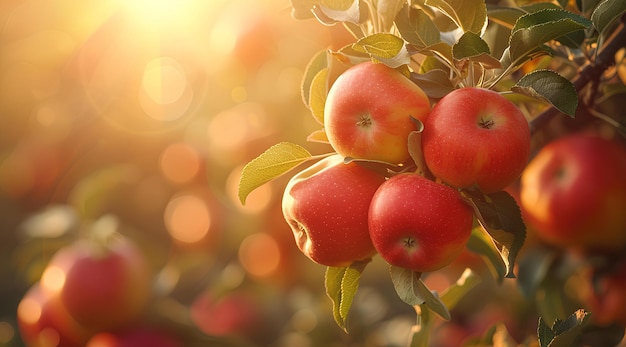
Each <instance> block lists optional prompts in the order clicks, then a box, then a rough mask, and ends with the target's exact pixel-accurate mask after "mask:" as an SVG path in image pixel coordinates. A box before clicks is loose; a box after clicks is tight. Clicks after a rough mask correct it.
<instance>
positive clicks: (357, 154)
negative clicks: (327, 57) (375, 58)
mask: <svg viewBox="0 0 626 347" xmlns="http://www.w3.org/2000/svg"><path fill="white" fill-rule="evenodd" d="M429 112H430V103H429V100H428V97H427V96H426V94H425V93H424V92H423V91H422V90H421V89H420V88H419V87H418V86H417V85H415V84H414V83H413V82H411V80H409V79H408V78H406V77H405V76H404V75H403V74H402V73H400V72H399V71H397V70H395V69H392V68H390V67H388V66H386V65H384V64H382V63H372V62H366V63H361V64H357V65H354V66H352V67H350V68H349V69H348V70H346V71H345V72H344V73H343V74H341V75H340V76H339V77H338V78H337V80H335V82H334V83H333V85H332V86H331V88H330V90H329V92H328V96H327V99H326V104H325V108H324V128H325V130H326V134H327V136H328V140H329V142H330V144H331V145H332V147H333V148H334V149H335V150H336V151H337V153H339V154H341V155H343V156H345V157H353V158H359V159H371V160H380V161H385V162H388V163H392V164H400V163H404V162H406V161H407V160H408V159H409V150H408V136H409V133H410V132H411V131H414V130H416V126H415V123H414V122H413V121H411V119H410V117H411V116H412V117H414V118H417V119H419V120H421V121H422V122H423V121H424V120H425V119H426V117H427V116H428V113H429Z"/></svg>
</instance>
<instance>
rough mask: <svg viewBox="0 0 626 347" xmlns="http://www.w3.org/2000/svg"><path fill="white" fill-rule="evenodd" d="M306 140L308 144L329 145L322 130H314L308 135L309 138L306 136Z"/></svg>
mask: <svg viewBox="0 0 626 347" xmlns="http://www.w3.org/2000/svg"><path fill="white" fill-rule="evenodd" d="M306 140H307V141H309V142H319V143H330V141H328V136H327V135H326V131H324V129H320V130H316V131H314V132H312V133H310V134H309V136H307V138H306Z"/></svg>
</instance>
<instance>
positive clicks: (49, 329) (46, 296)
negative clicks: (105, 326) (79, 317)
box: [17, 283, 89, 347]
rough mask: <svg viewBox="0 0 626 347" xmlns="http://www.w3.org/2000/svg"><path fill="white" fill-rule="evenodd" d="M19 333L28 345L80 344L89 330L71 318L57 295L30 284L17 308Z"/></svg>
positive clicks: (70, 345) (65, 345)
mask: <svg viewBox="0 0 626 347" xmlns="http://www.w3.org/2000/svg"><path fill="white" fill-rule="evenodd" d="M17 322H18V326H19V331H20V336H21V337H22V340H23V341H24V343H25V344H26V345H27V346H31V347H48V346H64V347H73V346H76V347H82V346H84V345H85V342H86V341H87V339H88V338H89V333H88V332H87V330H85V329H84V328H83V327H82V326H80V325H79V324H78V322H76V320H74V319H73V318H72V317H71V316H70V315H69V313H68V312H67V310H66V309H65V307H64V306H63V305H62V304H61V301H60V298H59V297H58V295H53V294H51V293H48V292H46V291H44V290H42V288H41V286H40V285H39V283H36V284H34V285H33V286H32V287H31V288H30V289H29V290H28V291H27V292H26V294H25V295H24V297H23V298H22V300H21V301H20V303H19V305H18V307H17Z"/></svg>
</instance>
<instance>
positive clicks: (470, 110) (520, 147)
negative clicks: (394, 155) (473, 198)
mask: <svg viewBox="0 0 626 347" xmlns="http://www.w3.org/2000/svg"><path fill="white" fill-rule="evenodd" d="M422 148H423V150H424V160H425V162H426V165H427V166H428V169H430V171H431V172H432V174H433V175H435V176H436V177H438V178H439V179H441V180H442V181H443V182H445V183H447V184H449V185H451V186H453V187H457V188H467V187H470V186H473V185H478V187H479V188H480V189H481V190H482V191H483V192H484V193H493V192H496V191H499V190H502V189H504V188H505V187H506V186H508V185H509V184H511V183H512V182H513V181H515V180H516V179H517V178H518V177H519V175H520V174H521V172H522V170H523V169H524V167H525V166H526V164H527V163H528V158H529V155H530V129H529V127H528V121H527V120H526V118H525V117H524V115H523V114H522V112H521V111H520V110H519V109H518V108H517V106H515V104H513V103H512V102H510V101H509V100H507V99H506V98H505V97H504V96H502V95H500V94H499V93H497V92H495V91H491V90H488V89H483V88H475V87H468V88H461V89H456V90H454V91H452V92H450V93H448V94H447V95H446V96H444V97H443V98H442V99H441V100H439V102H438V103H437V104H436V105H435V106H434V107H433V110H432V112H431V113H430V115H429V116H428V118H427V119H426V122H425V123H424V132H423V134H422Z"/></svg>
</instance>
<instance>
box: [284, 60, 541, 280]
mask: <svg viewBox="0 0 626 347" xmlns="http://www.w3.org/2000/svg"><path fill="white" fill-rule="evenodd" d="M431 104H432V102H431V100H430V99H429V98H428V96H427V95H426V94H425V93H424V91H423V90H422V89H421V88H419V87H418V86H417V85H416V84H415V83H414V82H413V81H411V80H410V79H409V78H407V76H406V75H405V74H403V73H402V72H400V71H399V70H397V69H394V68H391V67H389V66H387V65H385V64H383V63H376V62H365V63H360V64H357V65H354V66H351V67H350V68H348V69H347V70H346V71H345V72H343V73H342V74H341V75H340V76H339V77H338V78H337V79H336V80H335V81H334V83H333V84H332V86H331V87H330V89H329V91H328V95H327V98H326V101H325V108H324V130H325V132H326V135H327V137H328V141H329V143H330V145H331V146H332V147H333V149H334V150H335V151H336V154H333V155H331V156H329V157H326V158H324V159H322V160H320V161H319V162H317V163H315V164H314V165H312V166H310V167H308V168H306V169H304V170H302V171H301V172H299V173H297V174H296V175H294V176H293V177H292V178H291V180H290V181H289V183H288V184H287V187H286V189H285V192H284V195H283V214H284V217H285V220H286V221H287V222H288V223H289V225H290V226H291V229H292V231H293V233H294V237H295V240H296V243H297V245H298V247H299V248H300V250H301V251H302V252H303V253H304V254H305V255H306V256H308V257H309V258H310V259H311V260H313V261H314V262H316V263H319V264H322V265H326V266H335V267H344V266H349V265H350V264H351V263H354V262H360V261H367V260H368V259H370V258H371V257H372V256H374V255H375V254H380V255H381V257H382V258H383V259H384V260H385V261H387V262H388V263H389V264H391V265H394V266H397V267H401V268H405V269H409V270H412V271H415V272H428V271H434V270H437V269H440V268H442V267H445V266H446V265H448V264H450V263H451V262H452V261H453V260H454V259H455V258H456V257H457V256H458V255H459V254H460V253H461V252H462V250H463V249H464V248H465V245H466V243H467V241H468V239H469V237H470V234H471V230H472V227H473V223H474V210H473V209H472V208H471V207H470V205H469V204H468V203H467V202H466V201H464V199H463V198H462V197H461V194H460V190H461V189H465V188H477V189H480V190H481V191H482V192H484V193H485V194H489V193H493V192H497V191H500V190H502V189H504V188H505V187H507V186H508V185H509V184H511V183H512V182H513V181H514V180H516V179H517V178H518V177H519V175H520V174H521V172H522V170H523V169H524V167H525V165H526V164H527V161H528V158H529V154H530V131H529V127H528V122H527V120H526V118H525V117H524V115H523V114H522V113H521V112H520V110H519V109H518V108H517V107H516V106H515V105H514V104H513V103H512V102H510V101H509V100H507V99H506V98H505V97H504V96H502V95H501V94H500V93H497V92H495V91H491V90H487V89H483V88H478V87H466V88H461V89H456V90H454V91H452V92H450V93H448V94H447V95H446V96H444V97H443V98H441V99H440V100H437V101H436V102H435V103H434V106H431ZM415 138H417V139H419V140H418V141H417V142H416V141H414V139H415ZM424 164H425V165H424Z"/></svg>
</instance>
